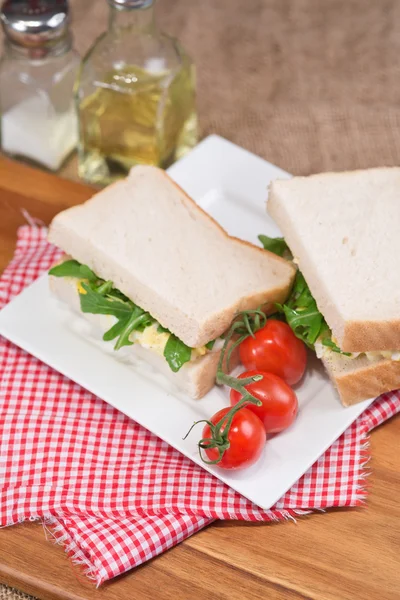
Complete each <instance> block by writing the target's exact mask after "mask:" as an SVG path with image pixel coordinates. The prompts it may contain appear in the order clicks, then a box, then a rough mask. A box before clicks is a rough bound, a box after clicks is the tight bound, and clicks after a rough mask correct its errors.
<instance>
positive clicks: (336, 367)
mask: <svg viewBox="0 0 400 600" xmlns="http://www.w3.org/2000/svg"><path fill="white" fill-rule="evenodd" d="M322 362H323V363H324V366H325V368H326V369H327V371H328V373H329V376H330V378H331V379H332V381H333V383H334V384H335V386H336V388H337V390H338V393H339V396H340V400H341V402H342V404H344V406H350V405H352V404H356V403H357V402H361V401H362V400H367V399H369V398H376V397H377V396H380V394H384V393H385V392H390V391H392V390H397V389H399V388H400V361H395V360H389V359H386V358H378V359H376V360H374V361H371V360H369V359H368V358H367V357H366V356H359V357H357V358H349V357H347V356H343V355H341V354H338V353H335V352H329V353H326V355H325V356H324V357H323V358H322Z"/></svg>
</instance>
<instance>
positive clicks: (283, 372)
mask: <svg viewBox="0 0 400 600" xmlns="http://www.w3.org/2000/svg"><path fill="white" fill-rule="evenodd" d="M239 354H240V360H241V361H242V364H243V365H244V366H245V367H246V369H247V370H252V369H257V371H264V372H267V373H274V374H275V375H278V377H281V378H282V379H283V380H284V381H286V383H288V384H289V385H294V384H295V383H297V382H298V381H300V379H301V378H302V377H303V374H304V371H305V369H306V363H307V351H306V347H305V345H304V343H303V342H302V341H301V340H299V339H298V338H297V337H296V336H295V335H294V333H293V331H292V330H291V329H290V327H289V325H287V324H286V323H283V322H282V321H276V320H275V319H269V320H268V321H267V323H266V325H265V326H264V327H263V328H262V329H259V330H258V331H256V333H255V334H254V338H253V337H252V336H249V337H247V338H246V339H245V340H243V342H242V343H241V344H240V346H239Z"/></svg>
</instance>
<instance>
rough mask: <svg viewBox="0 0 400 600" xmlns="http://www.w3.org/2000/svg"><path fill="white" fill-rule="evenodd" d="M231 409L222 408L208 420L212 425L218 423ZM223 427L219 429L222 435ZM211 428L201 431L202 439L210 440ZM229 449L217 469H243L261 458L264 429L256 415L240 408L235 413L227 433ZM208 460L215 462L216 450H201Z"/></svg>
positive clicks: (216, 457)
mask: <svg viewBox="0 0 400 600" xmlns="http://www.w3.org/2000/svg"><path fill="white" fill-rule="evenodd" d="M230 410H231V408H222V409H221V410H219V411H218V412H217V413H215V415H213V416H212V417H211V419H210V421H211V423H213V424H214V425H215V424H216V423H218V421H220V420H221V419H222V418H223V417H224V416H225V415H226V413H227V412H229V411H230ZM223 431H224V427H222V428H221V432H222V433H223ZM211 437H212V433H211V428H210V426H209V425H208V424H207V425H205V427H204V429H203V438H211ZM228 440H229V442H230V445H229V448H228V449H227V450H225V452H224V454H223V456H222V458H221V460H220V462H219V463H218V465H217V466H218V467H221V468H222V469H245V468H246V467H249V466H250V465H252V464H254V463H255V462H256V461H257V460H258V459H259V458H260V456H261V454H262V451H263V448H264V445H265V440H266V436H265V429H264V427H263V424H262V423H261V421H260V419H259V418H258V417H256V415H255V414H254V413H253V412H251V411H249V410H247V408H241V409H240V410H238V411H237V413H235V415H234V416H233V419H232V424H231V427H230V429H229V433H228ZM203 452H205V454H206V456H207V458H208V460H217V459H218V457H219V452H218V449H217V448H205V449H203Z"/></svg>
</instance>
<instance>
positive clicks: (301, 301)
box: [258, 235, 349, 356]
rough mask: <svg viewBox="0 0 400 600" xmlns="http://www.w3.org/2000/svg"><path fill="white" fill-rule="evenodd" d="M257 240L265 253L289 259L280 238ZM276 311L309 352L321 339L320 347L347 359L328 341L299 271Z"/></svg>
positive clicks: (329, 339)
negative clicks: (282, 315) (287, 296)
mask: <svg viewBox="0 0 400 600" xmlns="http://www.w3.org/2000/svg"><path fill="white" fill-rule="evenodd" d="M258 239H259V240H260V242H261V243H262V245H263V246H264V248H265V249H266V250H269V251H270V252H274V254H278V255H279V256H283V255H285V256H286V255H288V254H290V257H292V255H291V253H290V250H289V248H288V246H287V244H286V242H285V240H284V239H283V238H270V237H268V236H266V235H259V236H258ZM276 307H277V309H278V311H280V313H282V314H284V316H285V319H286V322H287V324H288V325H289V327H290V328H291V329H292V331H293V333H294V334H295V336H296V337H298V338H299V339H300V340H302V341H303V342H304V343H305V344H306V345H307V346H308V347H309V348H311V350H314V349H315V348H314V345H315V342H316V341H317V340H318V339H321V341H322V344H323V345H324V346H327V347H328V348H330V349H331V350H332V351H333V352H338V353H339V354H344V355H346V356H349V353H347V352H342V351H341V350H340V348H339V347H338V346H337V345H336V344H335V342H334V341H333V340H332V332H331V330H330V329H329V327H328V324H327V322H326V321H325V319H324V317H323V316H322V314H321V313H320V311H319V310H318V307H317V303H316V302H315V299H314V296H313V295H312V293H311V291H310V288H309V287H308V285H307V282H306V280H305V279H304V276H303V274H302V273H301V272H300V271H297V273H296V277H295V279H294V283H293V287H292V290H291V293H290V296H289V298H287V300H286V302H285V303H284V304H276Z"/></svg>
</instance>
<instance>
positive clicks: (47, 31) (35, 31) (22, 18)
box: [0, 0, 69, 47]
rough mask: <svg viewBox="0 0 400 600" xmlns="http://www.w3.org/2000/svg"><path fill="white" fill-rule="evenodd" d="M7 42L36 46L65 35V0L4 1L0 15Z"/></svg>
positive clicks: (66, 22)
mask: <svg viewBox="0 0 400 600" xmlns="http://www.w3.org/2000/svg"><path fill="white" fill-rule="evenodd" d="M0 18H1V22H2V25H3V29H4V31H5V33H6V35H7V37H8V38H10V39H11V40H12V41H13V42H15V43H17V44H19V45H21V46H30V47H32V46H37V45H42V44H45V43H46V42H52V41H53V40H56V39H59V38H61V37H63V36H64V35H65V34H66V33H67V31H68V22H69V10H68V2H67V0H6V1H5V2H4V3H3V6H2V8H1V12H0Z"/></svg>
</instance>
